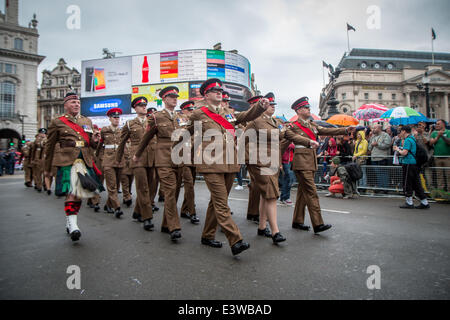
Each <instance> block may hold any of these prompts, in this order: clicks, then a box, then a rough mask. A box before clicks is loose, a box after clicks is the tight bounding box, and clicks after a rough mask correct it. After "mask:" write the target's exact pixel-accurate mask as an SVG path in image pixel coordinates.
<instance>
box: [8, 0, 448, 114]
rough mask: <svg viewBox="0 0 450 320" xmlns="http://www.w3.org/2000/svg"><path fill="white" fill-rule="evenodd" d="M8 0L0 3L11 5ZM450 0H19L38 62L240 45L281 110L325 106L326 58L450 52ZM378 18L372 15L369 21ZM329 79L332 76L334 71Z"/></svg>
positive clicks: (72, 62) (50, 64)
mask: <svg viewBox="0 0 450 320" xmlns="http://www.w3.org/2000/svg"><path fill="white" fill-rule="evenodd" d="M4 3H5V0H0V5H1V8H2V11H4ZM70 5H78V6H79V8H80V9H81V28H80V29H79V30H69V29H68V28H67V27H66V20H67V19H68V17H69V14H67V13H66V10H67V7H68V6H70ZM370 6H377V8H379V9H380V28H379V29H373V28H372V29H370V28H369V27H368V26H367V22H368V20H369V19H371V17H372V18H373V16H372V15H371V14H368V13H367V9H368V8H369V7H370ZM449 12H450V1H449V0H427V1H424V0H422V1H418V0H389V1H375V0H371V1H365V0H362V1H361V0H360V1H356V0H353V1H344V0H321V1H315V0H296V1H289V0H239V1H237V0H236V1H233V0H227V1H223V0H222V1H211V0H190V1H186V0H182V1H181V0H171V1H154V0H146V1H144V0H142V1H141V0H127V1H107V0H95V1H94V0H80V1H77V0H70V1H66V0H58V1H56V0H20V7H19V16H20V18H19V23H20V24H21V25H23V26H28V22H29V21H30V19H31V17H32V15H33V13H36V14H37V19H38V21H39V25H38V30H39V34H40V38H39V54H41V55H44V56H46V59H45V60H44V61H43V62H42V63H41V65H40V67H39V75H38V77H39V81H40V79H41V72H42V70H44V69H52V68H54V67H55V66H56V63H57V61H58V60H59V58H61V57H62V58H64V59H65V61H66V62H67V63H68V65H69V66H70V67H75V68H77V69H78V70H79V71H81V60H88V59H96V58H101V57H102V48H109V49H110V50H111V51H116V52H121V54H118V56H120V55H134V54H142V53H152V52H161V51H175V50H182V49H209V48H212V46H213V45H214V44H215V43H217V42H221V43H222V49H223V50H232V49H237V50H238V51H239V53H240V54H242V55H244V56H245V57H246V58H248V59H249V60H250V63H251V67H252V72H253V73H255V76H256V84H257V86H258V88H259V89H260V90H261V91H262V93H263V94H265V93H267V92H268V91H273V92H274V93H275V96H276V99H277V101H278V107H279V108H278V110H277V114H285V115H286V116H287V117H289V116H292V115H293V114H294V113H293V111H292V110H291V109H290V106H291V104H292V102H294V101H295V100H296V99H298V98H299V97H301V96H305V95H306V96H309V97H310V101H311V103H312V106H313V112H315V113H318V101H319V95H320V91H321V88H322V86H323V80H322V60H324V61H326V62H327V63H331V64H332V65H333V66H336V65H337V64H338V63H339V61H340V59H341V58H342V56H343V54H344V52H345V51H346V50H347V32H346V30H347V29H346V22H348V23H350V24H351V25H352V26H353V27H355V28H356V32H353V31H350V46H351V47H352V48H376V49H395V50H419V51H431V31H430V30H431V27H433V28H434V29H435V31H436V33H437V39H436V41H435V42H434V44H435V52H450V33H449V31H450V20H449ZM370 21H373V20H370ZM326 81H327V76H326Z"/></svg>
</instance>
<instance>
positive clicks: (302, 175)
mask: <svg viewBox="0 0 450 320" xmlns="http://www.w3.org/2000/svg"><path fill="white" fill-rule="evenodd" d="M291 108H292V109H293V110H294V111H295V112H296V113H297V115H298V120H297V121H295V122H293V123H291V124H290V125H289V127H288V128H287V130H286V138H287V139H288V140H290V141H292V142H293V143H294V144H295V150H294V160H293V165H292V169H293V170H294V172H295V175H296V176H297V181H298V188H297V199H296V202H295V209H294V216H293V221H292V228H295V229H300V230H305V231H308V230H309V228H310V227H309V226H306V225H305V224H304V219H305V207H306V206H307V207H308V211H309V215H310V218H311V223H312V225H313V229H314V233H319V232H322V231H325V230H328V229H330V228H331V225H330V224H324V222H323V219H322V214H321V210H320V204H319V196H318V195H317V190H316V185H315V183H314V173H315V171H317V155H316V148H317V147H318V146H319V143H318V142H317V136H318V135H321V136H326V135H329V136H334V135H343V134H346V133H347V132H348V131H349V128H324V127H321V126H318V125H316V124H314V123H313V122H310V121H309V117H310V116H311V113H310V105H309V102H308V97H302V98H300V99H298V100H297V101H295V102H294V103H293V104H292V106H291Z"/></svg>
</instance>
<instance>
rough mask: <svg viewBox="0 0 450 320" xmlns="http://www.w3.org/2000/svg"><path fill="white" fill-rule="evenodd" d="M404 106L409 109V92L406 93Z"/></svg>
mask: <svg viewBox="0 0 450 320" xmlns="http://www.w3.org/2000/svg"><path fill="white" fill-rule="evenodd" d="M405 94H406V106H407V107H411V98H410V96H409V92H406V93H405Z"/></svg>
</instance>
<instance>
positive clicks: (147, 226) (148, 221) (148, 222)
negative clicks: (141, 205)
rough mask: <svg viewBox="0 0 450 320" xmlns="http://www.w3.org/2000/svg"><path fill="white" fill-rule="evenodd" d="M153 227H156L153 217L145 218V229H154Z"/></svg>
mask: <svg viewBox="0 0 450 320" xmlns="http://www.w3.org/2000/svg"><path fill="white" fill-rule="evenodd" d="M153 227H154V225H153V223H152V219H145V220H144V230H146V231H152V230H153Z"/></svg>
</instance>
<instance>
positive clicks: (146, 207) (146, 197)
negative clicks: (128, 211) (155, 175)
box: [116, 117, 153, 220]
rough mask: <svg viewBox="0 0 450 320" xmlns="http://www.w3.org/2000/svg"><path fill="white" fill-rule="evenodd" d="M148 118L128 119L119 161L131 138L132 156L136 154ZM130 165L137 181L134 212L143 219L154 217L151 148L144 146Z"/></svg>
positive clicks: (120, 147)
mask: <svg viewBox="0 0 450 320" xmlns="http://www.w3.org/2000/svg"><path fill="white" fill-rule="evenodd" d="M146 126H147V123H146V119H145V118H140V117H136V118H134V119H132V120H128V121H127V122H126V124H125V125H124V126H123V128H122V133H121V137H120V144H119V148H118V151H117V155H116V160H117V161H122V158H123V155H124V150H125V144H126V143H127V141H128V139H130V145H129V152H130V157H131V158H133V156H134V155H135V154H136V151H137V149H138V146H139V144H140V142H141V141H142V138H143V137H144V134H145V132H146ZM130 167H131V168H132V170H133V175H134V178H135V181H136V193H137V197H136V205H135V207H134V212H136V213H139V214H140V215H141V216H142V219H144V220H147V219H152V218H153V210H152V206H151V201H150V184H151V180H152V175H151V169H150V168H151V167H150V165H149V148H147V147H146V148H144V149H143V150H142V154H141V157H140V160H139V161H138V162H134V161H132V160H131V161H130Z"/></svg>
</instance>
